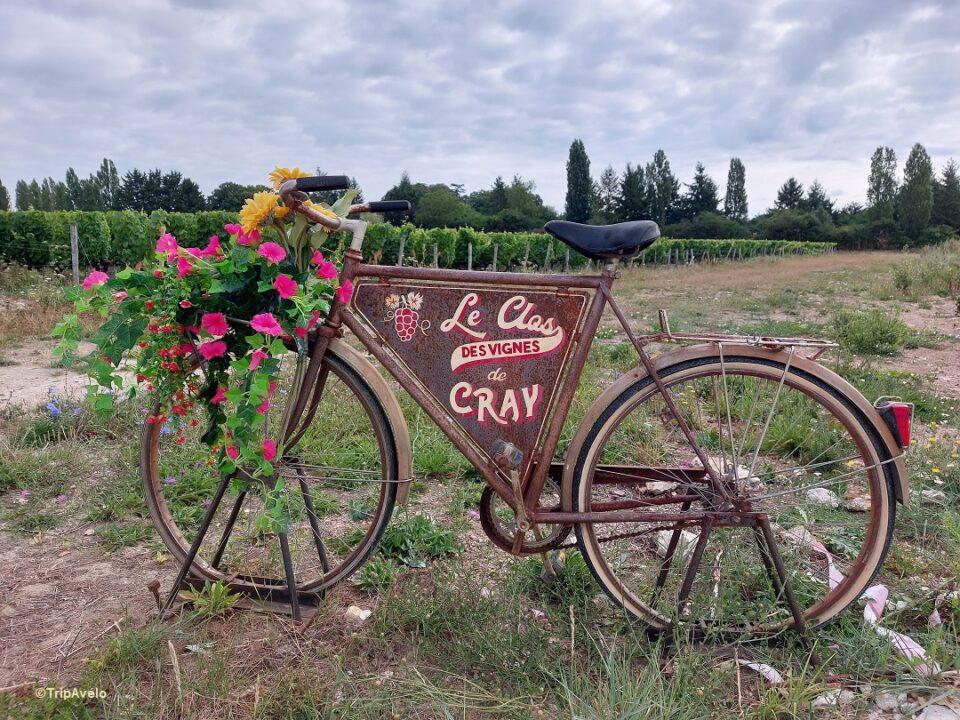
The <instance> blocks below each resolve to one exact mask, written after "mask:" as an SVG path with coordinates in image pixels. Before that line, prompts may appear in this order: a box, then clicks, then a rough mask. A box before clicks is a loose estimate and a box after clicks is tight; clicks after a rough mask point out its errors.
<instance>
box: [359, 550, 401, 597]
mask: <svg viewBox="0 0 960 720" xmlns="http://www.w3.org/2000/svg"><path fill="white" fill-rule="evenodd" d="M400 570H401V567H400V566H399V565H397V563H396V562H394V561H393V559H392V558H388V557H382V556H380V555H375V556H373V557H372V558H370V559H369V560H368V561H367V562H366V563H364V565H363V567H361V568H360V569H359V570H358V571H357V574H356V575H354V576H353V578H352V582H353V584H354V585H356V586H357V587H358V588H360V589H361V590H366V591H367V592H372V593H380V592H383V591H384V590H386V589H387V588H388V587H390V586H391V585H392V584H393V581H394V580H396V579H397V576H398V575H399V574H400Z"/></svg>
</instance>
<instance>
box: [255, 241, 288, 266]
mask: <svg viewBox="0 0 960 720" xmlns="http://www.w3.org/2000/svg"><path fill="white" fill-rule="evenodd" d="M257 254H259V255H260V257H262V258H266V259H267V262H268V263H270V264H271V265H276V264H277V263H278V262H280V261H281V260H283V259H284V258H285V257H286V256H287V251H286V250H284V249H283V248H282V247H280V246H279V245H277V244H276V243H272V242H265V243H264V244H263V245H261V246H260V248H259V249H258V250H257Z"/></svg>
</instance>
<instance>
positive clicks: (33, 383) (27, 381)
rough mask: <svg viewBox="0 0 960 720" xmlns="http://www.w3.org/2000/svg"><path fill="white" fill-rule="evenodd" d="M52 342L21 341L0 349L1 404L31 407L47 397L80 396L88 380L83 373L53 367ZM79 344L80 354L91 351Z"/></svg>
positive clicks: (86, 345) (87, 345) (89, 347)
mask: <svg viewBox="0 0 960 720" xmlns="http://www.w3.org/2000/svg"><path fill="white" fill-rule="evenodd" d="M54 345H55V343H54V342H53V341H52V340H39V339H35V340H24V341H22V342H20V343H17V344H16V345H13V346H10V347H4V348H0V405H5V404H6V405H19V406H23V407H28V408H32V407H34V406H36V405H38V404H40V403H41V402H43V401H44V398H46V397H47V395H49V394H56V395H59V396H60V397H80V396H82V395H83V393H84V388H85V387H86V386H87V385H88V384H89V382H90V381H89V379H88V378H87V376H86V375H84V374H83V372H81V371H78V370H68V369H66V368H62V367H58V366H56V365H55V362H56V361H55V359H54V357H53V347H54ZM93 347H94V346H93V345H91V344H90V343H81V346H80V353H81V354H84V353H88V352H90V351H91V350H93Z"/></svg>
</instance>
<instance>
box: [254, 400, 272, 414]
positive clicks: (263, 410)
mask: <svg viewBox="0 0 960 720" xmlns="http://www.w3.org/2000/svg"><path fill="white" fill-rule="evenodd" d="M269 409H270V399H269V398H266V399H264V401H263V404H262V405H260V407H258V408H257V412H258V413H260V414H261V415H265V414H266V412H267V410H269Z"/></svg>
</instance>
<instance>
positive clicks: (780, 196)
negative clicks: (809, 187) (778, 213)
mask: <svg viewBox="0 0 960 720" xmlns="http://www.w3.org/2000/svg"><path fill="white" fill-rule="evenodd" d="M802 205H803V185H802V184H801V183H800V181H799V180H797V179H796V178H795V177H792V178H788V179H787V181H786V182H785V183H784V184H783V185H781V186H780V189H779V190H777V201H776V202H775V203H774V206H775V207H776V208H778V209H779V210H799V209H800V207H801V206H802Z"/></svg>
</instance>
